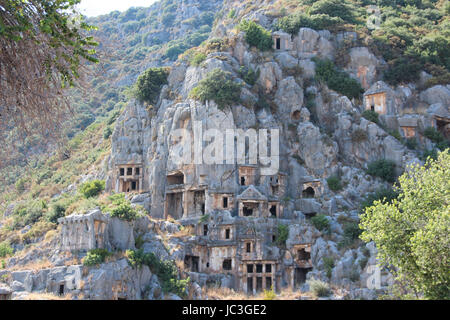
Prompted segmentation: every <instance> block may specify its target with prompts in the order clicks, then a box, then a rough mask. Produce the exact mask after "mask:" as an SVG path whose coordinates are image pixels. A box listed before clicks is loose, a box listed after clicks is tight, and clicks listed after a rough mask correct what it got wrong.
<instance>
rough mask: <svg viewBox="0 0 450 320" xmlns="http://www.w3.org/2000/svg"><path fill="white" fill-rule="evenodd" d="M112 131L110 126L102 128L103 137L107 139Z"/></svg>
mask: <svg viewBox="0 0 450 320" xmlns="http://www.w3.org/2000/svg"><path fill="white" fill-rule="evenodd" d="M112 133H113V129H112V128H111V126H107V127H106V128H105V129H104V130H103V139H105V140H106V139H109V137H111V135H112Z"/></svg>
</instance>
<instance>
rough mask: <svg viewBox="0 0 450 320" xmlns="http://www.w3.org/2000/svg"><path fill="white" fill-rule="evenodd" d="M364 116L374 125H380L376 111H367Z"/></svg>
mask: <svg viewBox="0 0 450 320" xmlns="http://www.w3.org/2000/svg"><path fill="white" fill-rule="evenodd" d="M362 116H363V117H364V118H366V119H367V120H369V121H371V122H373V123H376V124H379V123H380V122H379V119H378V113H376V112H375V111H372V110H365V111H364V112H363V113H362Z"/></svg>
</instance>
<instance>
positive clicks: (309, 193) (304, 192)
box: [303, 187, 316, 198]
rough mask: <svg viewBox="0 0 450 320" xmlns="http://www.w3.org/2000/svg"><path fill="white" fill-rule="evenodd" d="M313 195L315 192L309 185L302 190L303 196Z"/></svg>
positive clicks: (312, 196) (311, 196) (309, 196)
mask: <svg viewBox="0 0 450 320" xmlns="http://www.w3.org/2000/svg"><path fill="white" fill-rule="evenodd" d="M315 195H316V192H315V191H314V189H313V188H311V187H308V188H306V189H305V190H303V198H314V196H315Z"/></svg>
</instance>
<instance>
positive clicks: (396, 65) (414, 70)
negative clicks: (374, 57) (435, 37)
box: [383, 57, 422, 86]
mask: <svg viewBox="0 0 450 320" xmlns="http://www.w3.org/2000/svg"><path fill="white" fill-rule="evenodd" d="M421 70H422V64H421V63H420V62H418V61H417V60H416V59H414V58H411V57H409V58H406V57H400V58H397V59H394V60H392V61H390V62H389V68H388V69H387V70H386V71H385V72H384V74H383V77H384V80H385V81H386V82H387V83H389V84H391V85H393V86H396V85H398V84H400V83H409V82H415V81H417V79H418V78H419V72H420V71H421Z"/></svg>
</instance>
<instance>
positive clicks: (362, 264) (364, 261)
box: [359, 257, 369, 270]
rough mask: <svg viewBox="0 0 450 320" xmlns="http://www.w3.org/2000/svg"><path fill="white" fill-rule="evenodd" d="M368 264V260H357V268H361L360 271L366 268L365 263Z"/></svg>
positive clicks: (365, 258)
mask: <svg viewBox="0 0 450 320" xmlns="http://www.w3.org/2000/svg"><path fill="white" fill-rule="evenodd" d="M368 262H369V258H367V257H364V258H362V259H361V260H359V266H360V267H361V270H364V268H365V267H366V266H367V263H368Z"/></svg>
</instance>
